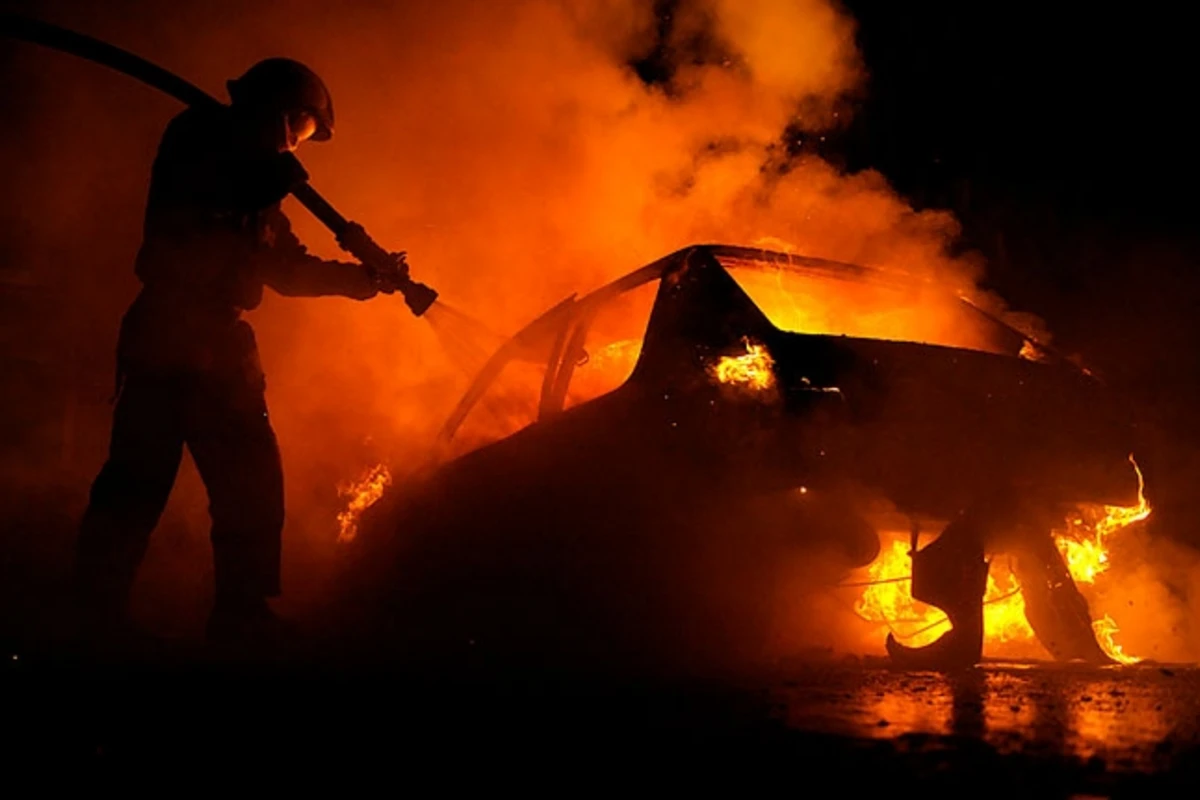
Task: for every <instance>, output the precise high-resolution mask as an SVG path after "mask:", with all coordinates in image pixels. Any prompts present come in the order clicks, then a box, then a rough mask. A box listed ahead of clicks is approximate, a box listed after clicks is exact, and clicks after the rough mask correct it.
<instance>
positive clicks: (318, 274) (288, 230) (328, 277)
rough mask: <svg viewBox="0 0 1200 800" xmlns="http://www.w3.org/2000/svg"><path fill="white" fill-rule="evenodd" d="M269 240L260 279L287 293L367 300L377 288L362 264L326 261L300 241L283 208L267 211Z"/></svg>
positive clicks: (259, 264) (283, 293)
mask: <svg viewBox="0 0 1200 800" xmlns="http://www.w3.org/2000/svg"><path fill="white" fill-rule="evenodd" d="M266 232H267V238H268V241H267V242H266V243H264V246H263V248H262V251H261V253H260V257H259V259H258V266H259V269H260V271H261V272H260V274H261V276H262V279H263V282H264V283H265V284H266V285H268V286H270V287H271V288H272V289H274V290H275V291H277V292H279V293H280V294H282V295H287V296H290V297H325V296H330V295H333V296H340V297H350V298H353V299H355V300H368V299H370V298H372V297H374V296H375V295H376V294H377V293H378V292H379V287H378V285H377V283H376V281H375V279H374V278H373V277H372V275H371V273H370V272H369V271H368V270H367V268H366V267H364V266H363V265H362V264H349V263H346V262H343V261H326V260H325V259H323V258H320V257H318V256H314V255H312V254H311V253H309V252H308V249H307V248H305V246H304V245H303V244H301V242H300V240H299V238H297V237H296V234H295V233H294V232H293V231H292V226H291V223H290V222H289V221H288V218H287V217H286V216H285V215H284V214H283V212H282V211H279V210H278V209H274V210H272V211H270V212H268V215H267V220H266Z"/></svg>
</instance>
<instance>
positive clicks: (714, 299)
mask: <svg viewBox="0 0 1200 800" xmlns="http://www.w3.org/2000/svg"><path fill="white" fill-rule="evenodd" d="M735 276H736V277H735ZM785 280H786V281H801V282H803V281H811V282H815V283H814V285H824V286H831V285H832V286H835V287H838V288H836V289H835V291H839V292H853V293H856V294H857V295H859V296H860V297H861V296H869V298H870V300H869V301H867V302H866V303H865V304H863V303H860V304H859V305H860V308H861V309H864V310H863V313H861V314H860V315H859V316H858V317H857V320H856V321H857V323H860V324H858V327H859V328H869V327H870V325H871V324H873V321H877V319H878V314H880V313H888V312H889V309H894V308H898V307H900V306H902V305H903V304H902V303H901V304H897V303H896V302H895V301H896V298H897V297H907V298H909V300H910V301H912V300H914V298H915V301H914V302H911V303H909V311H908V312H906V313H909V315H910V318H911V320H912V321H913V324H914V325H915V326H916V327H915V328H913V330H915V331H916V332H915V333H914V334H912V335H908V336H899V337H894V338H893V337H885V336H872V335H861V336H860V335H854V336H851V335H847V334H846V332H845V331H842V332H834V331H832V330H821V328H823V327H824V328H831V327H835V326H837V325H839V322H838V321H837V320H828V319H826V320H817V321H816V322H814V323H813V324H812V325H809V324H808V322H813V320H812V319H811V315H810V319H809V320H808V322H806V321H805V320H804V319H799V320H797V318H796V316H797V315H799V316H801V317H803V316H804V315H803V313H802V312H803V310H804V309H803V304H804V302H805V298H806V295H805V294H804V293H802V292H801V293H797V292H795V291H788V292H782V293H781V292H774V293H772V294H771V297H772V298H776V299H778V298H779V297H787V298H788V302H789V303H790V304H791V306H790V307H788V308H781V307H780V306H779V305H778V303H775V307H774V308H773V309H772V311H773V316H774V317H775V320H774V321H773V320H772V318H771V317H770V316H768V314H767V313H766V312H765V311H764V307H765V306H766V304H761V305H760V304H759V303H756V302H755V300H754V299H753V297H752V295H753V294H754V291H755V289H754V287H755V285H758V286H759V287H761V286H762V285H764V282H765V283H766V284H774V285H776V286H778V285H781V284H779V282H780V281H785ZM643 287H644V288H643ZM645 290H651V291H653V296H652V297H650V296H649V295H646V294H645ZM639 291H640V292H642V293H643V294H642V296H643V299H644V300H645V301H646V302H645V303H644V306H648V308H649V313H648V320H647V321H646V322H645V323H644V327H643V326H642V323H641V322H640V319H644V318H639V317H638V315H637V314H630V313H629V310H628V307H627V306H628V302H629V300H630V298H633V297H635V296H637V294H638V292H639ZM827 291H828V289H827ZM914 293H915V294H914ZM935 295H936V298H937V299H936V302H934V301H931V300H930V299H929V298H930V297H933V296H935ZM773 302H774V301H773ZM623 304H624V305H623ZM788 314H792V318H791V319H790V320H789V319H784V317H786V316H787V315H788ZM935 316H936V317H937V319H936V320H935V319H933V318H934V317H935ZM614 321H616V322H617V323H620V322H622V321H623V322H624V323H625V324H626V328H630V327H632V328H633V329H635V330H633V336H632V337H630V330H624V331H622V330H618V329H619V328H620V327H621V325H620V324H614ZM777 323H778V324H777ZM922 325H925V326H926V328H925V329H923V330H922V329H920V326H922ZM929 326H934V327H929ZM850 327H853V326H850ZM637 328H642V331H641V333H642V335H640V336H639V335H638V331H637V330H636V329H637ZM785 328H792V330H787V329H785ZM805 328H808V330H805ZM797 329H799V330H797ZM892 329H893V330H894V329H895V326H892ZM938 338H942V339H946V338H951V339H953V340H955V341H957V342H959V345H958V346H949V345H947V344H945V343H938V342H937V341H936V340H937V339H938ZM964 343H965V344H966V345H967V346H963V344H964ZM614 364H617V366H615V367H614V366H613V365H614ZM521 365H525V366H526V367H529V366H530V365H533V366H534V368H536V370H537V372H539V373H540V386H539V387H538V388H537V390H536V397H535V398H534V399H535V400H536V407H535V408H531V409H530V410H529V416H530V417H532V419H524V420H520V421H518V422H517V423H515V424H513V425H512V426H511V427H513V428H516V430H514V431H512V432H509V431H505V432H504V434H503V435H499V436H497V435H496V434H495V426H494V425H493V426H491V430H492V435H491V440H490V441H487V440H486V439H487V437H480V436H479V435H476V436H475V438H474V439H471V438H470V437H471V435H472V434H471V426H472V422H473V421H474V420H476V418H478V417H482V416H484V415H483V414H482V412H481V409H482V408H483V407H484V406H486V405H487V402H488V399H489V393H494V392H496V391H497V386H498V385H499V384H500V382H501V381H500V378H501V376H502V375H503V374H504V373H505V371H506V370H514V369H518V368H520V367H521ZM605 365H607V366H605ZM622 365H623V366H622ZM493 399H496V398H493ZM500 399H503V398H500ZM464 438H465V439H467V444H466V445H465V447H460V448H459V450H458V451H456V450H455V446H456V443H458V442H460V440H463V439H464ZM439 444H440V452H441V453H442V454H443V455H442V457H441V459H440V461H439V462H438V463H437V464H436V465H434V466H433V467H432V468H431V469H429V470H428V471H426V473H425V474H423V475H421V476H420V477H414V478H413V479H411V480H406V481H402V482H398V483H397V485H396V486H390V487H387V486H384V481H383V480H382V479H381V474H380V473H379V472H376V473H375V475H374V477H373V479H372V481H371V482H370V491H369V493H368V494H369V498H368V500H366V501H364V500H363V499H362V498H361V497H360V498H359V499H358V500H357V505H356V506H355V507H354V508H353V514H354V515H355V520H354V522H355V523H356V524H358V525H359V526H360V527H361V530H362V535H361V536H359V537H358V540H357V541H355V542H354V543H353V547H354V552H355V554H356V557H355V558H354V559H353V566H352V567H351V569H352V571H353V575H352V579H351V580H349V581H348V582H347V583H348V585H351V586H353V587H354V589H353V592H352V594H350V595H349V596H348V598H347V599H348V601H349V602H350V603H351V604H352V605H353V606H354V607H355V608H356V610H357V614H358V618H359V619H366V620H369V625H370V627H371V630H372V634H373V635H372V636H371V637H370V639H371V640H373V641H387V642H390V643H392V644H394V645H395V646H396V647H398V648H399V649H400V650H402V651H404V652H406V653H410V654H417V653H420V654H429V655H437V656H438V657H442V656H453V655H456V654H457V655H462V656H468V655H470V656H471V657H485V656H486V657H488V658H499V659H505V658H513V659H517V660H519V661H520V662H521V663H523V664H526V663H531V661H532V662H538V663H541V662H545V663H555V664H563V663H567V662H572V663H578V664H580V665H582V666H585V667H586V666H595V665H597V664H616V663H620V664H626V665H628V664H640V665H661V664H664V663H669V664H679V665H696V664H705V665H711V664H729V663H743V662H746V661H752V660H754V659H755V658H757V657H759V656H760V655H761V653H762V652H763V646H764V644H763V643H764V642H765V641H767V640H768V639H769V638H770V636H771V635H772V634H771V631H772V628H773V625H774V624H775V621H776V617H777V611H778V605H779V598H780V595H781V592H785V591H787V588H786V586H785V584H788V585H794V580H792V581H791V582H790V583H789V581H787V580H785V579H784V578H783V571H782V570H781V568H780V567H781V565H782V564H783V563H785V562H786V563H787V564H789V565H790V567H789V568H790V569H791V570H792V571H791V573H790V575H791V577H792V578H793V579H794V577H795V569H796V568H797V565H799V566H798V568H799V569H800V572H801V574H803V576H804V582H805V583H806V585H811V586H813V587H829V586H835V585H837V584H838V582H839V581H842V580H844V578H845V576H846V575H847V574H848V573H849V572H850V571H851V570H854V569H858V568H863V567H866V566H868V565H872V564H875V563H878V559H879V558H880V556H881V548H880V539H879V536H878V533H877V525H876V524H874V523H873V522H872V521H871V519H870V517H871V515H870V513H868V510H869V509H870V508H871V507H872V504H873V503H874V504H876V505H877V504H878V501H880V500H882V501H884V502H885V503H886V504H887V507H888V509H889V513H891V514H892V515H893V516H899V517H900V518H902V519H904V520H905V521H906V522H907V524H908V526H909V527H910V529H911V531H912V538H911V542H910V546H909V550H910V551H913V555H912V570H911V575H903V576H899V577H895V576H892V577H886V578H881V579H880V581H879V582H881V583H888V582H891V583H904V584H905V585H906V586H907V585H910V586H911V590H910V591H911V597H915V598H916V599H918V600H923V601H926V602H927V603H929V604H931V605H932V606H936V607H938V608H940V609H942V611H943V612H944V616H943V618H942V620H943V622H945V625H944V626H943V629H944V628H945V627H950V628H951V630H950V632H949V633H947V634H945V635H943V636H941V638H940V639H938V640H937V641H935V642H933V643H932V644H930V645H928V646H927V647H924V648H916V647H905V646H904V645H902V644H901V643H900V642H898V641H896V640H895V638H893V637H890V636H889V639H888V650H889V652H890V653H891V655H892V657H893V658H894V659H895V660H896V661H897V662H898V663H900V664H902V665H907V666H917V667H922V666H934V667H942V666H956V665H963V664H970V663H974V662H975V661H977V660H978V659H979V658H980V653H981V647H982V640H983V636H984V630H983V629H984V615H983V605H984V595H985V592H986V591H987V590H988V581H989V562H988V561H987V558H988V557H989V556H991V557H993V558H994V557H995V556H996V555H998V554H1005V555H1010V556H1013V557H1014V558H1015V566H1014V567H1013V575H1014V576H1015V579H1016V580H1017V581H1019V586H1018V589H1017V591H1018V592H1019V594H1020V595H1021V598H1022V601H1023V613H1024V617H1025V618H1026V619H1027V621H1028V623H1029V625H1030V626H1031V627H1032V630H1033V632H1034V633H1035V634H1036V636H1037V638H1038V639H1039V640H1040V641H1041V643H1042V644H1043V645H1044V646H1045V648H1046V650H1048V651H1049V652H1050V653H1051V654H1052V655H1053V656H1054V657H1055V658H1058V659H1062V660H1085V661H1089V662H1093V663H1110V662H1111V658H1112V657H1111V655H1109V653H1107V652H1106V650H1105V648H1104V647H1103V646H1102V645H1101V643H1100V642H1098V641H1097V638H1096V631H1095V628H1094V626H1093V622H1092V620H1091V617H1090V614H1089V612H1088V606H1087V603H1086V601H1085V600H1084V598H1083V596H1082V595H1081V594H1080V592H1079V591H1078V589H1077V587H1076V585H1075V582H1074V581H1073V579H1072V576H1071V574H1070V570H1069V566H1068V561H1067V559H1066V558H1064V553H1065V552H1066V551H1065V550H1064V548H1063V546H1062V545H1061V543H1059V544H1058V545H1057V546H1056V541H1055V538H1054V537H1053V536H1052V533H1051V531H1052V528H1053V526H1054V524H1055V523H1056V522H1058V521H1061V520H1063V519H1064V518H1066V517H1067V516H1068V515H1069V514H1070V513H1071V509H1078V508H1080V507H1081V504H1088V505H1087V507H1094V508H1112V509H1128V510H1129V514H1127V516H1128V518H1129V519H1132V518H1133V517H1134V516H1135V515H1137V514H1143V515H1144V513H1148V509H1145V508H1144V499H1143V497H1142V494H1141V484H1140V477H1141V476H1140V473H1139V472H1138V471H1137V469H1136V464H1135V463H1131V462H1132V456H1131V453H1132V452H1133V448H1134V428H1133V426H1132V424H1131V422H1130V420H1129V416H1128V415H1127V414H1126V412H1125V411H1124V409H1123V408H1122V407H1121V404H1120V403H1119V402H1117V401H1116V399H1115V398H1114V397H1112V396H1110V394H1109V393H1108V392H1107V391H1106V389H1105V387H1104V385H1103V383H1102V382H1101V381H1100V380H1098V379H1097V378H1096V377H1095V376H1093V375H1092V374H1091V373H1090V372H1088V371H1087V370H1086V369H1084V368H1082V367H1079V366H1077V365H1075V364H1074V363H1072V362H1071V361H1070V360H1068V359H1066V358H1063V357H1061V356H1059V355H1058V354H1056V353H1055V352H1054V351H1053V350H1051V349H1050V348H1049V347H1047V346H1045V345H1041V344H1039V343H1038V342H1036V341H1034V340H1033V339H1031V338H1030V337H1029V336H1027V335H1025V334H1023V333H1020V332H1019V331H1017V330H1016V329H1015V328H1013V327H1010V326H1009V325H1007V324H1005V323H1003V322H1002V321H1001V320H1000V319H998V318H997V317H996V316H994V315H992V314H989V313H987V312H985V311H983V310H982V309H981V308H979V307H978V306H977V305H974V304H972V303H971V302H969V301H967V300H965V299H963V298H960V297H956V296H954V295H953V294H952V293H947V292H946V291H945V290H944V289H940V288H937V287H932V288H931V287H929V286H926V285H916V284H913V283H911V282H908V281H906V280H905V279H903V278H901V277H897V276H895V275H890V274H886V273H883V272H880V271H876V270H872V269H868V268H864V267H858V266H854V265H848V264H840V263H836V262H830V261H824V260H820V259H813V258H806V257H800V256H795V255H791V254H786V253H780V252H774V251H767V250H758V249H752V248H743V247H731V246H717V245H712V246H694V247H689V248H686V249H684V250H680V251H678V252H676V253H673V254H671V255H669V256H667V257H665V258H663V259H660V260H659V261H656V262H654V263H652V264H649V265H647V266H644V267H642V268H641V269H638V270H636V271H634V272H631V273H629V274H627V275H625V276H624V277H622V278H620V279H618V280H616V281H613V282H612V283H609V284H608V285H606V286H604V287H602V288H600V289H598V290H596V291H595V292H592V293H591V294H588V295H586V296H583V297H572V298H569V299H567V300H565V301H563V302H562V303H560V304H559V305H557V306H555V307H554V308H552V309H550V310H549V311H547V312H546V313H545V314H543V315H542V316H541V317H539V318H538V319H536V320H534V321H533V322H532V323H530V324H529V325H528V326H527V327H526V328H524V329H523V330H521V331H520V332H519V333H517V334H516V335H515V336H513V337H512V338H511V339H510V340H508V341H507V342H506V343H505V344H504V345H503V346H501V347H500V348H499V349H498V350H496V352H495V353H494V354H493V355H492V356H491V358H490V359H488V361H487V363H486V364H485V365H484V366H483V368H482V369H481V370H480V371H479V373H478V375H477V376H476V378H475V379H474V381H473V382H472V383H471V385H470V387H469V388H468V390H467V391H466V393H465V394H464V395H463V397H462V400H461V402H460V403H459V404H458V406H457V407H456V408H455V409H454V411H453V413H452V414H451V415H450V417H449V419H448V420H447V422H446V424H445V426H444V428H443V429H442V433H441V437H440V443H439ZM464 449H465V452H462V450H464ZM380 495H382V497H381V498H380V500H379V502H377V503H374V504H373V505H371V501H373V500H374V499H375V498H376V497H379V496H380ZM367 505H370V508H369V509H366V511H365V513H364V514H363V515H362V518H361V520H358V519H357V514H358V513H359V512H360V511H362V510H363V509H364V508H365V507H366V506H367ZM1143 512H1144V513H1143ZM343 521H344V522H345V521H346V520H343ZM936 531H941V533H940V535H939V536H938V537H937V538H936V539H935V540H934V541H933V543H932V544H930V545H927V546H926V547H925V548H923V549H919V548H918V545H919V543H920V536H921V535H922V533H925V534H928V533H930V532H936ZM910 599H911V598H910ZM860 605H861V604H860Z"/></svg>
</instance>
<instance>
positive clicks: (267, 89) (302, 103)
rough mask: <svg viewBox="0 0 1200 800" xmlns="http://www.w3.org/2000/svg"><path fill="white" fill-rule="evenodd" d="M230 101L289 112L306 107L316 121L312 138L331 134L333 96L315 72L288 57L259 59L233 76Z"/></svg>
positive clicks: (323, 137)
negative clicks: (243, 71) (235, 76)
mask: <svg viewBox="0 0 1200 800" xmlns="http://www.w3.org/2000/svg"><path fill="white" fill-rule="evenodd" d="M227 86H228V88H229V97H230V99H231V100H232V101H233V102H234V105H246V106H256V107H259V108H264V109H269V110H271V111H278V112H280V113H284V114H287V113H292V112H296V111H306V112H308V113H309V114H311V115H312V117H313V119H314V120H315V121H316V126H317V128H316V132H315V133H314V134H313V136H312V138H313V140H314V141H318V142H323V141H326V140H328V139H329V138H330V137H332V136H333V99H332V98H331V97H330V96H329V89H327V88H326V87H325V83H324V81H322V80H321V79H320V77H318V76H317V73H315V72H313V71H312V70H311V69H309V68H308V67H306V66H305V65H303V64H301V63H300V62H299V61H293V60H292V59H290V58H268V59H266V60H264V61H260V62H258V63H257V64H255V65H254V66H253V67H251V68H250V69H248V70H246V73H245V74H244V75H242V76H241V77H240V78H237V79H236V80H232V81H229V83H228V84H227Z"/></svg>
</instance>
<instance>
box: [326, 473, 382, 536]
mask: <svg viewBox="0 0 1200 800" xmlns="http://www.w3.org/2000/svg"><path fill="white" fill-rule="evenodd" d="M391 483H392V474H391V472H389V471H388V468H387V467H385V466H384V465H383V464H377V465H376V466H374V467H372V468H371V469H369V470H367V471H366V472H365V473H363V476H362V477H361V478H359V479H358V480H357V481H354V482H352V483H346V484H343V485H342V486H340V487H338V494H339V495H340V496H342V497H347V498H349V502H347V504H346V508H345V509H343V510H342V511H341V512H340V513H339V514H338V517H337V520H338V541H339V542H352V541H354V538H355V537H356V536H358V521H359V519H360V518H361V517H362V515H363V512H364V511H366V510H367V509H368V508H370V507H371V506H373V505H375V503H376V502H377V501H378V500H379V498H380V497H382V496H383V490H384V489H385V488H387V487H388V486H390V485H391Z"/></svg>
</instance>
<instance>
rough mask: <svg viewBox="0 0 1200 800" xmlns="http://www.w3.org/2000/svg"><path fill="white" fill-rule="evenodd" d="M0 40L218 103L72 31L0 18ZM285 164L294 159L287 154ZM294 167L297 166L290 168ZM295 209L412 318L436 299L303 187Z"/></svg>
mask: <svg viewBox="0 0 1200 800" xmlns="http://www.w3.org/2000/svg"><path fill="white" fill-rule="evenodd" d="M0 35H4V36H8V37H10V38H13V39H18V40H20V41H25V42H30V43H33V44H38V45H42V46H44V47H48V48H51V49H53V50H58V51H60V52H63V53H68V54H70V55H73V56H78V57H79V58H82V59H85V60H87V61H91V62H93V63H96V64H100V65H102V66H105V67H108V68H110V69H113V70H116V71H117V72H120V73H122V74H124V75H128V76H129V77H131V78H136V79H137V80H139V81H141V82H142V83H145V84H147V85H149V86H152V87H154V88H155V89H158V90H159V91H161V92H164V93H166V94H168V95H170V96H171V97H174V98H175V99H176V100H179V101H180V102H181V103H184V104H185V105H188V106H211V105H221V102H220V101H219V100H217V99H216V98H215V97H213V96H212V95H210V94H208V93H207V92H205V91H204V90H203V89H200V88H199V87H197V86H195V85H193V84H191V83H189V82H188V81H186V80H184V79H183V78H181V77H179V76H178V75H175V74H174V73H171V72H168V71H167V70H165V69H163V68H162V67H160V66H158V65H157V64H152V63H150V62H149V61H147V60H145V59H144V58H141V57H140V56H136V55H134V54H133V53H130V52H127V51H125V50H122V49H121V48H119V47H115V46H113V45H111V44H108V43H106V42H102V41H100V40H99V39H93V38H92V37H90V36H85V35H83V34H80V33H75V32H74V31H70V30H67V29H65V28H60V27H58V26H56V25H51V24H49V23H46V22H41V21H39V20H33V19H28V18H25V17H19V16H16V15H12V14H0ZM285 157H286V158H290V159H295V156H294V155H292V154H290V153H288V154H286V155H285ZM296 166H297V167H299V161H297V162H296ZM291 193H292V195H293V196H294V197H295V198H296V199H297V200H298V201H300V204H301V205H303V206H304V207H305V208H307V209H308V210H309V211H310V212H312V214H313V216H315V217H316V218H317V219H318V220H320V221H321V223H322V224H324V225H325V227H327V228H328V229H329V230H330V231H332V232H333V235H334V236H335V237H336V238H337V240H338V242H339V244H341V246H342V247H343V248H344V249H345V250H346V251H347V252H349V253H350V254H351V255H352V256H354V257H355V258H357V259H358V260H359V261H361V262H362V263H363V264H364V265H365V266H366V267H367V268H368V269H369V270H371V271H372V272H373V273H374V274H375V276H376V277H377V278H379V279H381V282H382V284H383V287H384V288H383V291H384V292H386V293H388V294H390V293H392V292H396V291H398V292H400V294H401V295H403V296H404V302H405V304H407V305H408V307H409V309H410V310H411V311H412V312H413V314H415V315H416V316H418V317H419V316H421V315H422V314H424V313H425V312H426V311H427V310H429V307H430V306H431V305H433V302H434V301H435V300H436V299H437V296H438V295H437V292H436V291H434V290H433V289H431V288H429V287H428V286H426V285H425V284H423V283H417V282H416V281H414V280H412V279H411V278H410V277H409V276H408V274H407V271H404V270H401V269H400V265H399V263H398V261H397V257H396V256H394V255H392V254H391V253H389V252H388V251H387V250H384V249H383V248H382V247H380V246H379V245H378V244H376V243H375V241H374V240H373V239H372V238H371V237H370V236H368V235H366V234H365V233H363V232H361V229H360V231H359V233H358V235H352V236H347V234H348V233H350V232H351V231H352V229H353V228H355V227H357V226H356V225H355V223H353V222H351V221H349V220H347V219H346V218H345V217H344V216H342V215H341V214H340V213H338V211H337V209H335V208H334V207H333V206H332V205H330V203H329V201H328V200H326V199H325V198H324V197H322V196H321V195H320V194H318V193H317V190H316V189H314V188H313V187H312V186H311V185H310V184H309V183H308V182H305V183H303V184H301V185H300V186H298V187H296V188H295V189H293V190H292V192H291Z"/></svg>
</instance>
